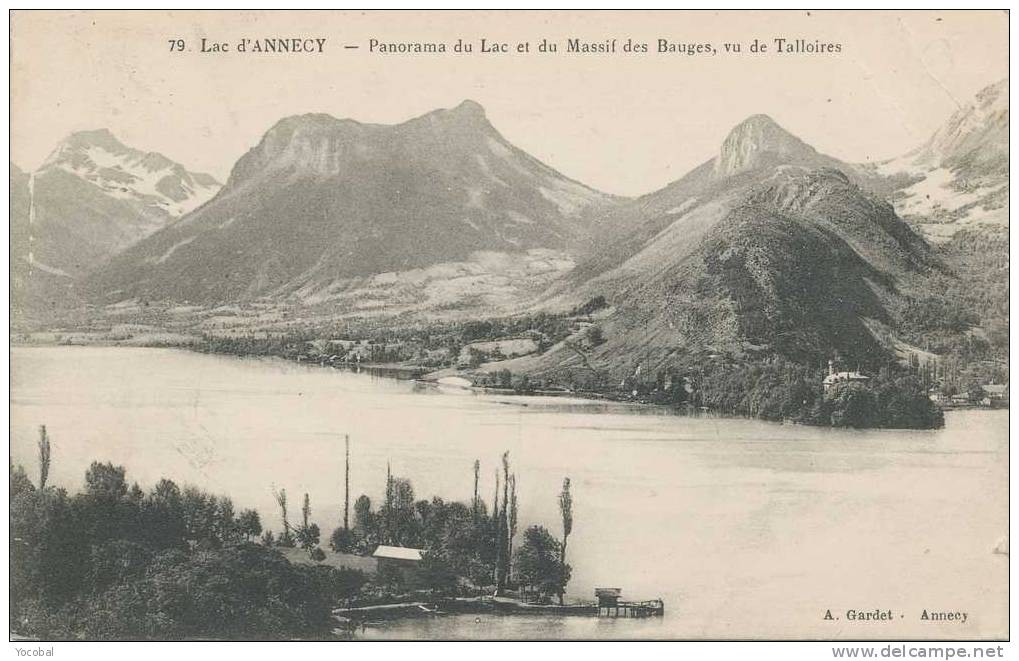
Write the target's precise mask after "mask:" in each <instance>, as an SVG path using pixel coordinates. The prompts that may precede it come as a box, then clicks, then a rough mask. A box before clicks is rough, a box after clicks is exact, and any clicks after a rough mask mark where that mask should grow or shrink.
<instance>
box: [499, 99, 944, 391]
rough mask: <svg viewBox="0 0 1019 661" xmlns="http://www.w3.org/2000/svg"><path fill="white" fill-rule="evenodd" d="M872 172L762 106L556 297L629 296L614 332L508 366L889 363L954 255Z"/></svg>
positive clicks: (617, 308) (655, 198) (627, 210)
mask: <svg viewBox="0 0 1019 661" xmlns="http://www.w3.org/2000/svg"><path fill="white" fill-rule="evenodd" d="M867 181H868V175H867V173H865V172H861V171H860V169H859V168H855V167H853V166H846V165H845V164H840V163H839V162H838V161H836V160H835V159H832V158H830V157H827V156H824V155H822V154H819V153H817V152H816V151H815V150H813V149H812V148H810V147H809V146H807V145H805V144H804V143H803V142H802V141H800V140H798V139H797V138H795V137H794V136H792V135H790V134H788V133H787V132H786V131H784V130H783V129H782V128H781V127H779V126H778V125H777V124H775V123H774V122H773V121H772V120H770V119H768V118H766V117H763V116H755V117H752V118H750V119H749V120H747V122H744V123H743V124H741V125H739V126H737V127H736V128H735V129H733V131H732V133H730V135H729V137H728V138H727V139H726V140H725V143H724V144H723V146H722V148H721V149H720V151H719V154H718V156H717V157H716V158H714V159H712V160H711V161H708V162H707V163H705V164H703V165H702V166H700V167H698V168H696V169H695V170H694V171H692V172H691V173H690V174H688V175H687V176H685V177H683V178H682V179H680V180H679V181H677V182H675V183H673V184H671V185H669V186H667V187H666V188H664V189H662V190H661V191H658V192H656V193H652V194H651V195H648V196H645V197H643V198H641V199H640V200H637V201H635V202H634V203H631V204H628V205H625V206H623V207H620V208H619V209H617V210H615V216H614V217H613V218H612V219H611V221H607V222H606V227H611V228H625V227H627V226H629V227H630V228H631V232H630V235H629V236H628V237H626V238H621V239H620V240H618V241H612V240H606V241H603V243H604V244H605V245H609V246H612V248H611V249H609V250H607V251H605V252H604V253H602V254H599V255H594V256H592V257H591V258H590V259H588V260H586V261H584V262H581V263H580V264H578V266H577V268H576V269H575V270H574V271H573V273H571V274H570V275H569V276H568V278H567V279H566V280H565V281H564V282H562V283H559V284H558V285H557V286H556V287H555V288H553V290H552V291H551V293H550V294H549V296H548V297H547V298H546V301H545V304H546V305H549V306H553V307H558V308H560V309H563V308H569V307H572V306H574V305H576V304H577V303H579V302H582V301H584V300H588V299H591V298H594V297H597V296H604V297H605V298H606V300H607V301H608V303H609V304H610V305H611V306H612V307H613V312H612V313H611V314H609V315H607V316H606V317H605V318H604V319H602V320H601V321H600V322H599V325H600V327H601V335H602V336H603V337H604V338H605V341H604V342H603V343H601V344H598V345H597V346H587V348H586V349H584V350H582V351H581V350H578V347H580V346H583V342H582V341H581V340H582V338H575V340H577V341H575V342H572V343H564V345H563V346H559V347H556V348H554V349H553V350H552V351H550V352H548V353H546V354H545V355H544V356H541V357H529V358H524V359H518V360H517V361H515V362H514V361H510V362H511V363H512V364H507V365H506V367H508V368H510V369H514V368H515V369H519V370H522V371H527V372H532V373H538V374H551V373H554V372H557V371H570V370H581V371H583V370H594V371H601V372H603V373H604V375H606V376H607V377H610V378H612V379H617V378H621V377H625V376H627V375H630V374H632V373H633V372H634V371H635V370H636V369H637V368H638V367H640V368H641V369H645V370H653V371H658V370H661V369H664V368H666V367H669V366H673V365H676V364H677V363H680V362H683V361H685V360H687V359H690V358H691V357H692V356H693V355H694V354H700V355H702V356H703V355H707V354H723V353H724V354H728V355H743V354H746V353H751V354H761V355H774V354H779V355H783V356H786V357H788V358H791V359H793V360H796V361H798V362H801V363H806V364H814V365H817V364H819V363H822V362H827V360H828V359H829V358H836V357H837V358H841V359H842V360H843V361H847V362H850V363H856V362H863V363H865V364H871V363H875V362H880V361H881V360H882V359H883V357H885V356H889V355H891V354H890V351H888V350H889V349H891V347H892V346H893V344H894V342H892V341H891V337H893V335H894V333H892V332H890V331H888V329H889V328H893V327H894V326H895V324H896V323H897V311H898V308H899V306H900V305H901V303H902V301H903V300H904V298H905V297H906V295H907V294H908V292H910V291H912V290H913V289H914V288H917V287H921V288H922V286H923V283H924V281H925V278H926V277H927V275H928V274H930V273H933V272H940V271H941V270H943V267H942V265H941V264H940V262H939V261H938V259H937V258H936V257H935V256H934V255H933V253H932V252H931V250H930V248H929V246H928V245H927V244H926V243H925V242H924V241H923V239H921V238H920V237H919V236H918V235H916V234H915V233H914V232H913V231H912V230H911V229H910V228H909V227H908V226H907V225H906V224H905V223H904V222H903V221H902V220H900V219H899V218H898V217H897V216H896V215H895V212H894V210H893V209H892V207H891V206H890V205H889V204H887V203H885V202H883V201H882V200H881V199H880V198H879V197H877V196H876V195H874V194H872V193H870V192H868V191H867V190H866V189H865V188H863V187H862V186H861V184H865V183H866V182H867ZM615 231H616V232H619V231H620V230H619V229H615ZM500 367H502V365H500Z"/></svg>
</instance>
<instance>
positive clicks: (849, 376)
mask: <svg viewBox="0 0 1019 661" xmlns="http://www.w3.org/2000/svg"><path fill="white" fill-rule="evenodd" d="M869 380H870V377H869V376H865V375H864V374H861V373H860V372H836V371H835V365H834V363H832V361H830V360H829V361H828V375H827V376H826V377H824V381H822V382H821V383H822V385H823V386H824V391H825V392H828V391H829V390H831V389H832V388H834V387H835V386H837V385H839V384H840V383H852V382H857V383H864V382H867V381H869Z"/></svg>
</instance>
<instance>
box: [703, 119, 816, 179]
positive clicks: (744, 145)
mask: <svg viewBox="0 0 1019 661" xmlns="http://www.w3.org/2000/svg"><path fill="white" fill-rule="evenodd" d="M816 155H817V152H816V151H815V150H814V148H813V147H811V146H810V145H808V144H806V143H805V142H803V141H802V140H800V139H799V138H797V137H796V136H794V135H793V134H791V133H789V132H788V131H786V130H785V129H784V128H782V127H781V126H779V125H778V124H777V123H776V122H775V120H773V119H772V118H771V117H768V116H767V115H751V116H750V117H748V118H747V119H745V120H743V121H742V122H740V123H739V124H737V125H736V127H735V128H733V129H732V131H730V132H729V135H728V136H726V138H725V141H724V142H723V143H722V149H721V151H720V152H719V154H718V157H717V158H716V159H715V174H716V175H718V176H723V177H725V176H730V175H733V174H737V173H739V172H742V171H744V170H749V169H751V168H754V167H758V166H759V165H761V164H763V163H765V162H767V161H768V160H769V159H776V158H777V159H781V160H786V159H790V158H797V157H803V158H810V157H814V156H816Z"/></svg>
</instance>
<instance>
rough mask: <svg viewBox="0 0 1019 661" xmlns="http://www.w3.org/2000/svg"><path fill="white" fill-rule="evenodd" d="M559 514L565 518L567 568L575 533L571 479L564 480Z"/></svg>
mask: <svg viewBox="0 0 1019 661" xmlns="http://www.w3.org/2000/svg"><path fill="white" fill-rule="evenodd" d="M559 513H560V514H562V517H563V547H562V558H561V559H560V563H561V564H562V565H563V567H566V543H567V541H568V540H569V538H570V533H571V532H573V496H571V495H570V478H568V477H567V478H563V490H562V492H561V493H560V494H559ZM562 602H563V595H562V593H561V592H560V593H559V603H560V604H561V603H562Z"/></svg>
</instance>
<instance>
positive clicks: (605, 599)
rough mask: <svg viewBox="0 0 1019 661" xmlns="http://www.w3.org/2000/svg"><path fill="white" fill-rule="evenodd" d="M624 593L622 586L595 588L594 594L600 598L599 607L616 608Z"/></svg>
mask: <svg viewBox="0 0 1019 661" xmlns="http://www.w3.org/2000/svg"><path fill="white" fill-rule="evenodd" d="M622 593H623V591H622V590H621V589H620V588H595V589H594V596H595V598H596V599H598V608H615V607H616V606H617V605H618V604H619V597H620V596H621V595H622Z"/></svg>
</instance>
